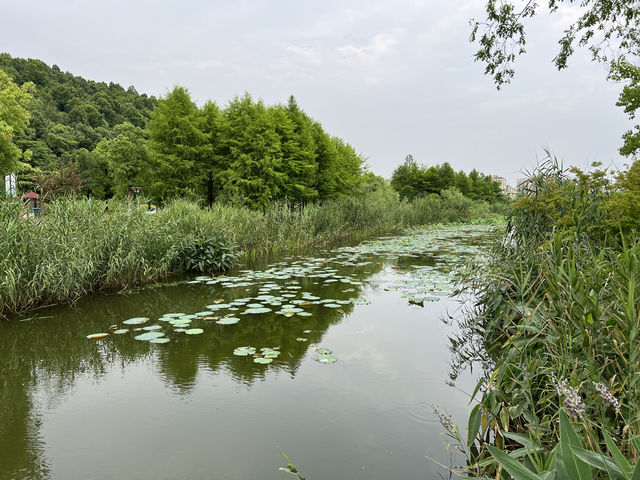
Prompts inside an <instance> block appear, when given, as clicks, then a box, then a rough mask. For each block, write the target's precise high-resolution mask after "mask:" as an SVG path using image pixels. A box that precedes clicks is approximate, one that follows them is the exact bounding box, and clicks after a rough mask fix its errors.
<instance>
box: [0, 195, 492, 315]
mask: <svg viewBox="0 0 640 480" xmlns="http://www.w3.org/2000/svg"><path fill="white" fill-rule="evenodd" d="M23 208H24V206H23V204H22V203H21V202H19V201H17V200H14V199H4V200H0V230H1V231H2V235H1V236H0V315H3V314H5V315H6V314H7V313H8V312H15V311H19V310H23V309H27V308H30V307H34V306H37V305H44V304H52V303H59V302H64V301H70V300H73V299H76V298H78V297H80V296H83V295H86V294H88V293H90V292H94V291H98V290H104V289H108V290H116V289H124V288H127V287H130V286H132V285H136V284H139V283H141V282H149V281H155V280H158V279H160V278H162V277H164V276H166V275H168V274H170V273H174V272H178V271H180V270H181V268H182V258H181V255H182V253H183V252H184V251H185V249H186V248H188V247H189V246H190V245H193V243H194V242H195V241H197V240H202V239H207V238H219V237H223V238H225V239H226V240H227V241H228V242H230V243H232V244H234V245H236V246H237V247H238V249H239V250H240V251H241V252H243V253H244V256H245V260H246V259H250V258H252V257H258V256H265V255H278V254H284V253H291V252H297V251H303V250H305V249H309V248H321V247H328V246H331V245H336V244H339V243H348V242H358V241H360V240H362V239H364V238H370V237H375V236H379V235H383V234H392V233H398V232H400V231H402V230H403V229H404V228H406V227H411V226H415V225H422V224H427V223H434V222H452V221H468V220H472V219H476V218H480V217H490V216H491V211H490V209H489V207H488V206H487V205H486V204H482V203H474V202H472V201H471V200H469V199H467V198H465V197H463V196H462V195H461V194H460V193H458V192H457V191H449V192H444V193H443V195H442V196H441V197H440V196H434V197H428V198H424V199H421V200H418V201H417V202H415V203H413V204H410V203H406V202H400V201H398V199H397V197H395V196H388V195H387V196H381V195H380V194H378V193H377V192H370V193H369V194H366V195H362V196H359V197H352V198H344V199H340V200H333V201H329V202H325V203H323V204H321V205H319V204H312V205H308V206H306V207H304V208H302V207H290V206H287V205H273V206H272V208H270V209H268V210H267V211H266V212H264V213H263V212H258V211H255V210H250V209H248V208H244V207H237V206H228V205H221V204H214V205H213V207H212V208H211V209H202V208H201V207H200V206H198V205H197V204H195V203H192V202H188V201H185V200H176V201H174V202H172V203H170V204H168V205H167V206H166V207H165V208H162V209H160V210H159V211H158V212H157V213H156V214H153V215H150V214H148V213H146V212H145V211H144V210H141V209H138V208H131V205H128V204H126V203H112V204H111V205H110V207H109V212H108V213H105V212H104V203H102V202H101V201H92V200H81V199H73V198H61V199H58V200H55V201H52V202H51V203H50V204H48V205H47V215H45V216H43V217H34V218H29V219H25V218H23V217H22V216H21V210H22V209H23Z"/></svg>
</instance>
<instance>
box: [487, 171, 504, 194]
mask: <svg viewBox="0 0 640 480" xmlns="http://www.w3.org/2000/svg"><path fill="white" fill-rule="evenodd" d="M491 180H493V181H494V182H498V183H499V184H500V190H502V193H507V179H506V178H504V177H501V176H499V175H491Z"/></svg>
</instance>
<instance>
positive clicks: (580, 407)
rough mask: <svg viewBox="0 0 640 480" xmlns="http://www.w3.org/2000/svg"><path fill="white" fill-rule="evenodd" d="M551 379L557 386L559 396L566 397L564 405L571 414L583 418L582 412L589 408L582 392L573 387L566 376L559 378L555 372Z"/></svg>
mask: <svg viewBox="0 0 640 480" xmlns="http://www.w3.org/2000/svg"><path fill="white" fill-rule="evenodd" d="M551 381H552V382H553V384H554V385H555V387H556V392H557V393H558V396H560V397H561V398H564V401H563V403H564V406H565V408H566V409H567V412H569V415H571V416H573V417H576V418H582V414H583V413H584V412H585V410H586V409H587V407H586V405H585V404H584V403H583V401H582V398H580V393H579V392H578V390H577V389H576V388H573V387H572V386H570V385H569V382H568V381H567V379H566V378H565V377H562V378H560V380H558V379H557V378H556V376H555V375H554V374H552V375H551Z"/></svg>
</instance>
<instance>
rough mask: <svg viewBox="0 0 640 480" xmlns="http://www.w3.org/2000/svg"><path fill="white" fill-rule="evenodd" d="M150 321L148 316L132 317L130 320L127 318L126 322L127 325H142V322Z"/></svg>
mask: <svg viewBox="0 0 640 480" xmlns="http://www.w3.org/2000/svg"><path fill="white" fill-rule="evenodd" d="M148 321H149V319H148V318H147V317H135V318H130V319H129V320H125V321H124V322H122V323H124V324H125V325H140V324H142V323H147V322H148Z"/></svg>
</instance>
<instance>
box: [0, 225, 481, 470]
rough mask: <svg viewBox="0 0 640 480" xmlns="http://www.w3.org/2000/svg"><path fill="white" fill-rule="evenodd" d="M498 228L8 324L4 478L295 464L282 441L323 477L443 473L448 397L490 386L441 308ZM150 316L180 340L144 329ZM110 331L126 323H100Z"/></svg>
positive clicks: (2, 340)
mask: <svg viewBox="0 0 640 480" xmlns="http://www.w3.org/2000/svg"><path fill="white" fill-rule="evenodd" d="M486 241H487V231H486V230H484V229H478V228H471V227H468V228H465V229H461V228H455V229H440V230H431V231H427V232H426V233H424V232H423V233H422V234H420V235H411V236H406V237H400V238H396V239H386V240H385V239H383V240H381V241H378V242H370V243H369V244H364V245H361V246H359V247H350V248H343V249H337V250H334V251H332V252H325V253H322V254H318V255H315V256H313V257H302V258H293V259H289V260H287V261H284V262H279V263H278V264H274V265H270V266H264V267H261V268H255V269H246V270H244V271H237V272H233V273H232V274H231V278H229V277H227V278H223V279H220V278H216V279H214V280H213V282H214V283H213V284H210V283H211V282H209V283H207V281H199V282H197V283H185V282H178V284H177V285H169V286H156V287H153V288H144V289H141V290H139V291H135V292H131V293H128V294H114V295H100V296H93V297H90V298H86V299H83V300H81V301H79V302H77V304H76V305H74V306H72V307H69V306H65V307H52V308H48V309H42V310H38V311H36V312H35V313H34V312H32V313H30V314H29V316H27V317H26V318H22V319H13V320H12V321H10V322H3V323H0V355H1V358H0V374H1V375H2V376H1V378H0V386H1V389H0V392H1V393H0V479H49V478H51V479H113V478H122V479H125V478H132V479H133V478H135V479H247V480H249V479H251V480H253V479H258V478H259V479H261V480H269V479H286V478H293V477H290V476H289V475H288V474H286V473H284V472H279V471H278V467H280V466H284V465H285V464H286V462H285V461H284V460H283V458H282V457H281V455H280V453H279V451H278V447H280V448H281V449H282V450H283V451H284V452H286V453H287V455H288V456H289V457H290V458H291V459H292V461H293V462H294V463H295V464H296V465H297V467H298V468H299V469H300V470H301V471H302V472H303V474H304V475H305V476H306V477H307V478H308V479H316V480H321V479H322V480H328V479H340V478H349V479H385V480H386V479H389V478H401V479H418V478H420V479H424V478H439V477H438V474H440V473H443V471H442V469H441V468H440V467H438V466H437V465H435V464H434V463H432V462H430V461H429V460H427V459H426V458H425V456H429V457H432V458H434V459H436V460H438V461H440V462H443V463H448V457H447V454H446V451H445V446H444V445H445V442H444V440H443V439H442V438H439V434H440V432H441V431H442V428H441V426H440V424H439V423H438V421H437V418H436V417H435V416H434V414H433V412H432V409H431V405H439V406H441V407H443V408H446V409H447V410H448V411H449V412H450V413H451V414H452V415H453V417H454V419H455V420H457V421H458V423H459V424H464V422H465V419H466V413H467V412H468V410H469V407H468V398H467V397H466V396H465V394H464V393H463V392H462V391H461V390H466V391H471V390H472V389H473V386H474V382H473V379H472V378H471V375H469V374H466V375H462V376H461V377H460V378H458V379H457V381H456V382H457V387H458V388H452V387H451V386H448V385H447V384H446V383H445V382H446V381H447V379H448V375H447V373H448V361H449V358H450V352H449V351H448V342H447V337H448V335H450V334H451V333H452V332H451V329H452V328H453V327H451V326H449V325H447V324H445V323H444V322H443V321H442V319H443V317H446V316H447V315H453V314H455V311H456V309H457V308H458V304H457V303H456V300H455V299H451V298H448V297H447V296H446V295H447V294H448V293H449V292H450V291H451V281H452V280H453V279H454V275H455V272H456V269H457V268H458V267H457V265H458V262H459V261H460V260H464V259H466V258H469V257H470V256H474V255H476V256H477V255H478V249H477V247H478V246H479V245H482V244H483V242H485V243H486ZM256 297H258V299H256ZM238 299H244V300H242V301H241V302H240V303H236V304H232V302H234V301H237V300H238ZM216 301H220V302H221V301H224V302H222V303H215V302H216ZM410 301H412V302H414V303H422V305H423V306H419V305H415V304H411V303H410ZM242 302H244V303H242ZM318 302H321V303H318ZM278 303H280V305H277V304H278ZM229 304H231V306H230V307H222V308H218V306H219V305H229ZM249 304H260V305H262V307H263V308H270V309H271V311H270V312H268V313H263V314H250V313H249V314H243V313H244V311H245V310H246V309H247V308H256V307H255V306H253V307H251V306H249ZM287 305H289V306H287ZM208 306H210V308H208ZM236 309H237V310H236ZM297 309H299V310H300V311H298V310H297ZM209 310H210V311H211V313H210V314H209V316H212V317H217V318H223V317H224V316H232V317H235V318H239V319H240V321H239V322H238V323H236V324H232V325H219V324H217V323H216V321H215V320H203V315H206V314H205V313H200V312H207V311H209ZM167 313H184V314H187V315H192V314H195V313H200V315H201V316H200V317H197V318H194V319H190V320H191V321H190V323H189V324H188V326H187V327H186V328H201V329H202V330H203V333H202V334H199V335H185V333H184V332H180V331H178V332H176V331H175V330H176V328H177V329H178V330H179V329H180V325H178V326H177V327H175V326H173V325H171V324H170V323H169V322H167V321H165V320H167V317H165V318H164V320H163V321H160V319H161V318H162V316H163V315H165V314H167ZM298 313H302V314H303V315H304V316H299V315H298ZM132 317H148V318H149V321H148V322H145V323H143V324H141V325H124V324H123V321H124V320H127V319H129V318H132ZM20 320H22V321H20ZM150 325H159V329H158V330H157V331H160V332H162V333H163V334H164V337H163V338H168V339H169V342H168V343H165V344H151V343H149V342H147V341H140V340H136V339H134V336H137V335H140V334H142V333H145V331H133V329H135V328H143V327H145V326H150ZM112 326H116V327H117V328H128V329H129V330H130V331H129V332H127V333H125V334H122V335H114V334H113V331H114V329H113V328H110V327H112ZM98 332H108V333H110V335H109V337H107V338H105V339H103V340H99V341H92V340H88V339H87V338H86V336H87V335H89V334H92V333H98ZM242 346H253V347H255V348H256V349H257V350H258V352H257V353H259V349H260V348H262V347H269V348H272V349H275V350H276V351H278V352H280V353H279V355H278V356H277V357H276V358H274V359H273V360H272V363H270V364H266V365H263V364H258V363H255V362H254V358H256V356H237V355H234V353H233V352H234V350H235V349H236V348H238V347H242ZM317 348H326V349H329V350H331V352H332V354H331V355H333V356H334V357H335V358H336V359H337V361H336V362H335V363H331V364H323V363H320V362H318V361H317V360H316V359H315V358H316V357H317V356H318V352H317V350H316V349H317ZM258 356H259V355H258ZM320 358H322V356H320Z"/></svg>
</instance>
